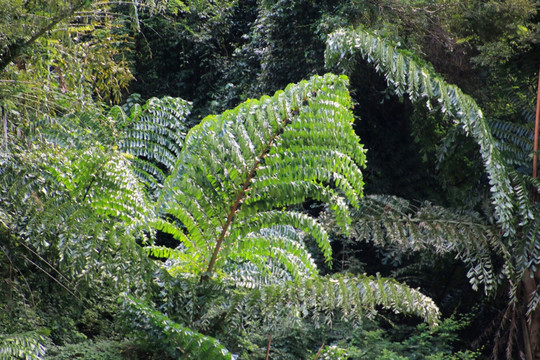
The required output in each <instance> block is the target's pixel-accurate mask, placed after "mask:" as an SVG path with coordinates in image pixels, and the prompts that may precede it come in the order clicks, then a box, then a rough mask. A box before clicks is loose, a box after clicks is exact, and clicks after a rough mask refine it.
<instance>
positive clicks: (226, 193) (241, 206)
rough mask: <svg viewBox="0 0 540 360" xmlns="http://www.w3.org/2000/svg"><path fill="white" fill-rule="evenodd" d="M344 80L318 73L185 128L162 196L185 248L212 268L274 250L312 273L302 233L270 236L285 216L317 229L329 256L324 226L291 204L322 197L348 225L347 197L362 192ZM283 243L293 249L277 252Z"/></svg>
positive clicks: (259, 259)
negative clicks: (289, 237)
mask: <svg viewBox="0 0 540 360" xmlns="http://www.w3.org/2000/svg"><path fill="white" fill-rule="evenodd" d="M347 84H348V82H347V79H346V78H345V77H343V76H341V77H340V76H336V75H332V74H327V75H325V76H324V77H320V76H315V77H313V78H311V79H310V80H308V81H302V82H300V83H298V84H291V85H289V86H288V87H287V88H286V89H285V90H283V91H278V92H277V93H276V94H275V95H274V96H272V97H268V96H264V97H262V98H261V99H260V100H248V101H246V102H245V103H243V104H241V105H239V106H238V107H236V108H235V109H233V110H229V111H226V112H224V113H223V114H221V115H219V116H209V117H207V118H205V119H204V120H203V121H202V122H201V123H200V124H199V125H197V126H196V127H195V128H193V129H192V130H191V131H190V132H189V134H188V135H187V137H186V139H185V143H184V148H183V149H182V152H181V153H180V156H179V159H178V162H177V164H176V166H175V169H174V171H173V173H172V174H171V176H170V177H169V178H168V180H167V182H166V183H165V185H164V188H163V191H162V194H161V197H160V200H159V206H160V210H161V211H162V213H164V214H167V215H169V216H171V217H173V218H174V219H175V220H176V221H177V222H178V223H179V224H181V226H178V225H177V226H176V227H177V228H179V227H180V228H182V229H184V236H178V237H177V238H178V239H180V240H181V241H186V242H187V243H186V246H185V247H184V248H183V251H187V252H188V253H189V252H190V251H195V249H197V251H198V254H201V253H202V254H204V258H205V263H206V264H207V265H208V271H209V272H212V271H213V268H214V266H217V267H220V266H224V265H225V264H226V263H227V261H228V260H230V259H234V261H239V260H240V258H244V260H248V261H253V262H254V263H258V264H261V266H263V264H265V263H266V262H267V260H268V259H270V258H274V261H277V260H281V261H284V263H285V264H287V265H286V267H287V268H288V269H289V270H291V271H293V272H294V273H295V274H300V273H304V272H305V271H306V270H305V269H308V270H307V272H308V273H313V271H314V268H313V265H312V264H311V260H310V259H308V257H307V256H306V252H305V250H303V249H302V248H301V247H298V244H299V243H298V242H289V241H284V239H285V238H284V237H281V236H279V237H277V238H274V240H273V241H271V242H269V240H270V239H271V238H272V236H274V235H275V229H276V227H275V226H283V225H288V226H292V227H294V228H295V229H298V230H302V231H304V232H305V233H306V234H308V235H310V236H313V237H314V238H315V240H316V241H317V244H318V245H319V247H320V248H321V250H322V252H323V255H324V256H325V258H326V259H327V261H330V260H331V247H330V243H329V239H328V234H327V233H326V230H325V229H324V228H323V227H322V226H321V225H320V224H319V223H317V221H316V220H314V219H312V218H311V217H309V216H307V215H305V214H303V213H298V212H294V211H290V210H288V209H287V207H288V206H289V205H295V204H300V203H302V202H304V201H305V200H307V199H315V200H319V201H323V202H325V203H328V204H329V205H330V207H331V209H332V210H333V211H334V212H335V213H336V214H337V218H338V219H339V220H338V224H339V225H340V227H341V228H342V229H343V230H347V228H348V225H349V223H350V219H349V210H348V204H353V205H356V204H357V201H358V198H359V197H360V196H362V187H363V181H362V173H361V170H360V169H361V167H363V166H364V163H365V156H364V150H363V149H362V147H361V145H360V144H359V139H358V137H357V136H356V135H355V133H354V130H353V129H352V122H353V120H354V118H353V115H352V113H351V110H350V107H351V99H350V96H349V94H348V91H347ZM270 234H273V235H272V236H270ZM266 236H270V237H269V238H268V239H266V240H265V241H263V239H264V238H266ZM256 239H258V240H257V241H256ZM188 243H189V244H188ZM248 249H249V251H248ZM285 249H288V250H291V251H293V255H294V256H292V257H291V258H290V259H287V258H286V256H285V255H284V254H283V255H278V254H279V252H280V251H284V250H285ZM293 259H294V261H293ZM295 263H296V264H302V266H301V267H302V268H304V270H301V271H300V268H299V267H298V265H293V264H295Z"/></svg>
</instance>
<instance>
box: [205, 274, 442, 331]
mask: <svg viewBox="0 0 540 360" xmlns="http://www.w3.org/2000/svg"><path fill="white" fill-rule="evenodd" d="M220 307H221V310H219V308H220ZM381 307H382V308H384V309H387V310H390V311H393V312H395V313H403V314H408V315H416V316H418V317H420V318H421V319H423V320H424V321H425V322H426V323H428V324H430V325H436V324H437V322H438V320H439V310H438V308H437V306H436V305H435V303H434V302H433V300H431V299H430V298H429V297H427V296H425V295H423V294H422V293H420V292H419V291H418V290H415V289H411V288H410V287H408V286H407V285H403V284H400V283H399V282H397V281H395V280H393V279H389V278H382V277H379V276H376V277H372V276H367V275H351V274H336V275H332V276H326V277H320V276H318V277H310V278H300V279H296V280H293V281H285V282H279V283H275V284H267V285H265V286H263V287H260V288H254V289H249V290H244V291H236V292H235V293H232V294H230V296H228V297H226V298H220V299H218V300H217V303H215V304H214V305H213V306H212V308H213V310H212V311H210V312H208V313H207V314H206V315H205V317H207V318H208V317H210V318H211V317H221V316H226V318H227V319H228V321H229V320H230V322H231V323H234V324H236V326H239V327H241V326H243V325H242V324H243V322H244V321H249V317H248V316H247V314H255V315H254V316H255V317H257V316H261V317H262V318H263V319H265V321H266V322H267V323H268V322H269V323H270V324H267V325H268V326H272V324H271V322H272V319H280V320H279V324H274V325H273V326H276V327H279V326H283V323H282V322H283V321H285V320H284V319H287V320H286V321H290V322H291V323H294V322H297V321H300V320H301V319H304V318H310V319H311V320H312V321H313V323H314V324H315V325H316V326H322V325H331V324H332V323H333V322H334V321H336V320H344V321H350V322H357V321H360V320H361V319H362V317H366V316H367V317H370V316H374V315H375V314H376V313H377V310H378V309H379V308H381ZM224 314H226V315H224ZM259 319H260V318H259ZM201 322H202V323H212V321H209V319H201Z"/></svg>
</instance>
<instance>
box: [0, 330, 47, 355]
mask: <svg viewBox="0 0 540 360" xmlns="http://www.w3.org/2000/svg"><path fill="white" fill-rule="evenodd" d="M45 341H46V339H45V337H44V336H43V335H40V334H38V333H36V332H27V333H22V334H0V360H14V359H24V360H41V359H43V356H44V355H45V352H46V351H47V349H46V347H45V346H44V345H43V343H44V342H45Z"/></svg>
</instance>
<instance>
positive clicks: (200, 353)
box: [120, 295, 232, 360]
mask: <svg viewBox="0 0 540 360" xmlns="http://www.w3.org/2000/svg"><path fill="white" fill-rule="evenodd" d="M120 301H121V303H122V306H123V310H124V312H125V313H126V315H127V316H128V317H130V318H131V319H132V321H130V325H131V327H132V328H133V329H134V330H137V331H139V332H140V333H142V334H144V335H146V336H148V337H151V338H154V340H158V341H159V344H160V345H161V346H164V348H165V351H167V352H168V353H169V355H171V356H172V357H174V358H180V357H185V356H188V357H189V358H190V359H191V358H192V359H201V360H205V359H216V360H218V359H223V360H226V359H232V354H231V353H230V352H229V351H228V350H227V349H226V348H225V347H223V345H221V344H220V343H219V341H218V340H216V339H214V338H212V337H209V336H205V335H202V334H200V333H197V332H196V331H193V330H191V329H189V328H187V327H184V326H182V325H180V324H178V323H175V322H173V321H172V320H171V319H169V318H168V317H167V316H165V315H163V314H162V313H160V312H159V311H157V310H154V309H152V308H151V307H150V306H148V305H147V304H145V303H144V302H142V301H140V300H137V299H135V298H133V297H131V296H128V295H124V296H122V297H121V299H120Z"/></svg>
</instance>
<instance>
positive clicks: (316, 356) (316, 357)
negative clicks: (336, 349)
mask: <svg viewBox="0 0 540 360" xmlns="http://www.w3.org/2000/svg"><path fill="white" fill-rule="evenodd" d="M323 348H324V341H323V343H322V345H321V347H320V348H319V351H317V355H315V359H314V360H317V359H318V358H319V355H321V351H322V349H323Z"/></svg>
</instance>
